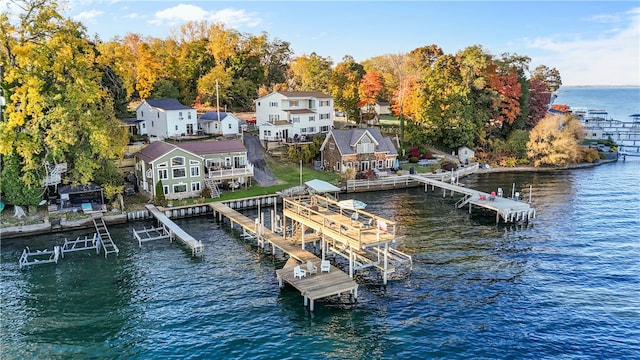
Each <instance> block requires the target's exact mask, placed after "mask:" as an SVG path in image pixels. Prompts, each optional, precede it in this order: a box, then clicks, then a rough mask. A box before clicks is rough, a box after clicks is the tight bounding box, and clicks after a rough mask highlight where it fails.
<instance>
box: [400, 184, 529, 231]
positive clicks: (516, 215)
mask: <svg viewBox="0 0 640 360" xmlns="http://www.w3.org/2000/svg"><path fill="white" fill-rule="evenodd" d="M409 176H411V177H412V178H413V179H414V180H415V181H418V182H421V183H423V184H424V185H425V191H427V190H428V188H429V186H431V189H432V190H433V189H434V188H435V187H438V188H441V189H442V196H446V193H447V191H451V195H453V194H454V193H458V194H462V195H463V198H462V199H460V200H459V201H458V202H456V207H457V208H459V209H460V208H463V207H465V206H467V205H469V213H471V209H472V205H475V206H477V207H480V208H484V209H487V210H490V211H493V212H495V213H496V224H497V223H499V222H500V218H502V219H503V221H504V222H519V221H524V222H527V221H529V220H530V219H533V218H535V215H536V211H535V209H533V208H532V207H531V205H530V204H529V203H527V202H524V201H520V200H517V199H509V198H505V197H502V196H495V197H492V196H491V194H489V193H486V192H483V191H478V190H474V189H470V188H467V187H464V186H460V185H457V184H456V183H455V181H454V180H453V178H452V181H451V183H447V182H444V181H440V180H436V179H430V178H427V177H425V176H420V175H409Z"/></svg>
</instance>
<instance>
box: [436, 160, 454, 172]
mask: <svg viewBox="0 0 640 360" xmlns="http://www.w3.org/2000/svg"><path fill="white" fill-rule="evenodd" d="M440 168H441V169H442V170H445V171H451V170H455V169H457V168H458V164H456V163H454V162H452V161H443V162H442V164H440Z"/></svg>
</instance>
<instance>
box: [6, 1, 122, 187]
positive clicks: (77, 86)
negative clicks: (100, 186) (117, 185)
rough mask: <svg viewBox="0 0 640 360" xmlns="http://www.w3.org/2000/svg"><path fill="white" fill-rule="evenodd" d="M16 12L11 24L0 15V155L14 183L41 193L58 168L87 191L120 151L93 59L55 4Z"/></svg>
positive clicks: (27, 5) (28, 5) (77, 28)
mask: <svg viewBox="0 0 640 360" xmlns="http://www.w3.org/2000/svg"><path fill="white" fill-rule="evenodd" d="M18 4H19V5H20V9H21V12H20V13H19V14H18V16H17V19H18V20H17V24H15V25H14V24H12V23H11V21H10V18H9V17H8V16H7V14H4V13H3V14H0V29H1V31H0V55H1V56H0V66H1V67H2V68H4V74H3V75H4V76H3V77H2V79H0V82H1V85H2V88H3V89H4V90H5V91H6V93H5V97H6V98H7V104H6V107H5V110H6V118H5V120H4V121H2V122H0V154H1V155H2V157H3V161H4V159H8V158H11V159H12V161H16V162H17V164H19V166H20V172H19V177H18V179H19V180H20V181H22V182H24V184H25V186H27V187H30V188H42V184H43V179H44V178H45V177H46V176H47V175H48V174H47V171H48V170H49V168H50V165H51V164H55V163H61V162H66V163H67V164H68V169H69V171H68V173H67V176H68V177H69V179H70V180H71V181H72V182H74V183H82V184H86V183H88V182H90V181H92V180H93V179H94V176H95V173H96V171H97V170H98V169H99V168H100V167H101V163H102V161H103V160H104V159H109V160H111V159H115V158H117V157H119V156H121V154H122V149H123V147H124V145H126V143H127V136H126V135H127V134H126V132H125V130H123V127H121V126H119V123H118V122H117V121H116V119H115V117H114V107H113V99H112V98H111V97H110V95H109V92H108V91H107V90H106V89H105V87H104V85H103V75H104V73H103V72H102V71H103V70H104V68H103V67H101V66H100V65H99V63H98V61H97V58H98V51H97V49H96V47H95V45H94V43H92V42H91V41H90V40H89V39H88V38H87V37H86V34H85V30H84V28H83V27H82V26H81V25H80V24H79V23H76V22H74V21H71V20H68V19H64V18H63V17H62V16H60V14H59V13H58V12H57V5H56V4H55V3H47V2H42V1H22V2H18Z"/></svg>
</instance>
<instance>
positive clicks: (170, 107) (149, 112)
mask: <svg viewBox="0 0 640 360" xmlns="http://www.w3.org/2000/svg"><path fill="white" fill-rule="evenodd" d="M136 119H137V120H139V122H138V133H139V134H140V135H145V134H146V135H149V136H157V137H161V138H167V137H172V136H184V135H193V134H194V133H195V132H196V130H197V128H198V117H197V115H196V110H195V109H192V108H190V107H188V106H186V105H182V104H181V103H180V102H179V101H178V100H176V99H159V100H153V99H146V100H143V101H142V102H141V103H140V105H138V107H137V108H136Z"/></svg>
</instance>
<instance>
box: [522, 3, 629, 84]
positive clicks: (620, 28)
mask: <svg viewBox="0 0 640 360" xmlns="http://www.w3.org/2000/svg"><path fill="white" fill-rule="evenodd" d="M605 19H606V23H609V24H611V27H609V28H608V29H606V30H604V31H602V32H601V33H600V34H599V36H598V37H596V38H591V39H588V40H585V39H583V38H581V37H580V35H579V34H578V35H574V38H573V39H569V40H559V39H557V38H537V39H535V40H534V41H531V42H530V43H529V45H528V46H529V47H531V48H534V49H538V50H541V51H544V52H545V53H546V54H547V55H543V56H541V57H539V58H537V59H536V60H538V61H540V63H541V64H544V65H547V66H549V67H554V68H557V69H558V71H560V75H561V76H562V83H563V85H566V86H572V85H635V86H638V85H640V66H639V64H640V8H635V9H633V10H631V11H629V12H626V13H624V14H611V15H599V16H597V17H593V18H591V21H598V22H601V23H602V22H605V21H604V20H605ZM614 20H615V21H614ZM563 37H564V38H565V39H566V35H565V36H563ZM532 65H533V64H532ZM534 67H535V65H534Z"/></svg>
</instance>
